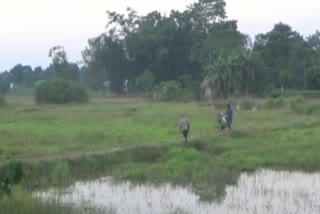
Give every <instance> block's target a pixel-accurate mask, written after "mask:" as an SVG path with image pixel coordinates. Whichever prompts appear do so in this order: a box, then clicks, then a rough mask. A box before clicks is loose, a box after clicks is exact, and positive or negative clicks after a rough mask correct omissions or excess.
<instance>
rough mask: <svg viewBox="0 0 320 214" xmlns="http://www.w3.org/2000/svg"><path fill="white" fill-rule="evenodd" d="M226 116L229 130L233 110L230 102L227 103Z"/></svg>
mask: <svg viewBox="0 0 320 214" xmlns="http://www.w3.org/2000/svg"><path fill="white" fill-rule="evenodd" d="M226 116H227V127H228V128H229V131H231V126H232V117H233V110H232V108H231V105H230V104H228V105H227V110H226Z"/></svg>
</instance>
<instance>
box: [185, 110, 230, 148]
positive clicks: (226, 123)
mask: <svg viewBox="0 0 320 214" xmlns="http://www.w3.org/2000/svg"><path fill="white" fill-rule="evenodd" d="M232 118H233V110H232V108H231V105H230V104H228V105H227V109H226V112H225V113H224V114H223V113H219V115H218V118H217V122H218V124H219V129H220V130H221V131H223V130H224V129H226V128H228V129H229V131H231V126H232ZM179 130H180V131H181V132H182V135H183V138H184V141H185V142H186V143H187V142H188V135H189V132H190V123H189V120H188V118H187V117H186V115H184V114H183V115H182V118H181V121H180V127H179Z"/></svg>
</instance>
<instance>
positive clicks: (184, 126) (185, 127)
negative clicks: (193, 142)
mask: <svg viewBox="0 0 320 214" xmlns="http://www.w3.org/2000/svg"><path fill="white" fill-rule="evenodd" d="M179 129H180V131H181V132H182V135H183V137H184V141H185V143H187V142H188V134H189V131H190V123H189V121H188V118H187V117H186V116H185V115H184V114H183V115H182V118H181V122H180V127H179Z"/></svg>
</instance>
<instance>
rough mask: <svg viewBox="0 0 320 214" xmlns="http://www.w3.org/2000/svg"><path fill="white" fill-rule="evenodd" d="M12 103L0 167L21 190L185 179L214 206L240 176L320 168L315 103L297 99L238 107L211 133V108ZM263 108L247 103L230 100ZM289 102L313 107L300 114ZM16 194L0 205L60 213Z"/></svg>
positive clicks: (114, 102) (5, 117)
mask: <svg viewBox="0 0 320 214" xmlns="http://www.w3.org/2000/svg"><path fill="white" fill-rule="evenodd" d="M17 99H18V98H17V97H7V100H8V105H6V106H5V107H4V108H1V109H0V116H1V118H2V121H1V123H0V128H1V131H0V138H1V142H2V143H1V144H0V165H1V167H0V168H1V172H2V175H7V177H9V176H11V177H10V178H12V179H13V178H17V179H18V177H19V176H21V177H22V180H21V185H22V186H24V187H26V188H28V189H34V188H39V187H47V186H48V185H49V186H50V185H57V186H60V185H67V184H70V183H71V182H73V181H75V180H79V179H81V180H85V179H93V178H96V177H100V176H105V175H111V176H113V177H115V178H117V179H130V180H132V181H137V182H141V181H148V182H155V183H163V182H170V183H173V184H179V185H184V184H185V185H188V184H190V183H191V184H192V185H193V188H194V191H195V192H196V193H197V194H199V195H200V198H201V200H205V201H206V200H208V201H212V200H221V199H223V197H224V194H225V187H226V185H229V184H235V183H236V181H237V179H238V176H239V175H240V173H241V172H242V171H251V170H256V169H258V168H274V169H296V170H297V169H299V170H312V171H315V170H319V164H318V163H319V161H320V158H319V157H320V156H319V155H318V151H320V144H319V143H317V142H318V140H317V139H318V138H319V137H320V135H319V133H320V131H319V126H320V121H319V119H318V115H319V114H320V112H319V111H318V110H317V109H319V108H316V107H318V106H319V103H318V102H315V101H314V100H306V99H303V98H302V97H293V98H282V99H283V104H282V105H281V106H279V107H277V108H271V109H270V110H265V109H258V110H257V111H251V110H250V108H249V110H248V111H245V110H243V109H244V108H241V109H242V111H238V112H237V114H236V115H235V118H234V129H233V131H232V132H231V133H228V132H225V133H224V132H219V131H217V130H216V128H215V119H216V117H215V116H216V114H217V113H218V111H220V110H216V109H215V108H214V105H199V104H197V103H153V102H144V101H142V100H139V99H129V98H119V99H101V98H99V99H98V98H96V99H93V100H92V102H91V103H90V104H88V105H80V106H79V105H75V104H71V105H66V106H60V105H40V106H38V105H35V104H33V103H32V102H30V100H32V99H31V98H29V99H18V100H20V101H18V100H17ZM247 99H248V101H247ZM22 101H23V102H22ZM264 102H266V101H264V100H254V99H253V98H245V99H240V100H239V101H238V102H237V101H234V102H233V103H234V104H238V105H240V107H241V104H244V105H248V103H249V104H252V103H256V105H258V104H259V103H264ZM216 103H217V105H218V102H216ZM222 104H225V102H222ZM222 104H220V105H221V106H222ZM293 106H302V108H306V109H309V108H311V107H310V106H313V108H312V110H308V111H306V112H305V111H302V112H297V111H296V109H295V108H297V107H293ZM298 108H300V107H298ZM182 113H186V114H187V116H188V117H189V120H190V122H191V126H192V132H191V142H190V143H189V144H188V145H187V146H185V145H183V144H182V139H181V134H180V133H179V132H178V123H179V119H180V116H181V114H182ZM15 160H19V162H16V161H15ZM20 167H21V168H20ZM20 169H21V170H20ZM0 174H1V173H0ZM2 177H3V176H2ZM3 183H4V182H3V181H1V185H3ZM12 184H14V182H12ZM208 186H210V188H208ZM14 191H16V190H12V191H11V192H14ZM12 194H13V196H12V197H13V198H15V197H17V196H15V194H16V193H12ZM17 198H18V199H19V197H17ZM22 198H26V199H23V200H22ZM22 198H21V197H20V199H21V200H22V201H21V200H20V199H19V200H18V201H14V199H12V200H9V199H8V198H7V199H6V197H5V199H1V200H2V201H1V203H3V204H4V205H5V206H6V207H7V209H8V210H10V209H13V206H14V204H17V206H18V207H19V206H21V207H20V209H21V210H24V209H26V210H30V212H29V213H32V210H34V209H39V210H41V209H46V208H48V207H49V208H50V209H51V206H54V207H55V208H52V210H53V211H52V212H53V213H59V211H58V210H59V209H60V208H59V206H60V205H58V204H55V203H54V202H50V203H49V204H46V203H44V204H43V203H40V202H38V201H37V200H35V199H32V198H30V197H27V196H26V197H22ZM1 205H2V204H1ZM5 206H4V207H5ZM61 209H62V208H61ZM21 210H20V211H19V210H17V211H14V212H12V213H21ZM55 211H56V212H55ZM67 211H68V209H66V213H68V212H67ZM72 212H73V211H72V209H70V212H69V213H72ZM27 213H28V212H27Z"/></svg>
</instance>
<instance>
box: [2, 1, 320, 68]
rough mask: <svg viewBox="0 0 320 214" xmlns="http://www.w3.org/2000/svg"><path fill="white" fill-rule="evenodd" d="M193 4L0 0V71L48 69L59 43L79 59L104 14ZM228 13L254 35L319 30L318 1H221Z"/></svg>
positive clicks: (100, 29) (73, 58) (101, 28)
mask: <svg viewBox="0 0 320 214" xmlns="http://www.w3.org/2000/svg"><path fill="white" fill-rule="evenodd" d="M194 1H195V0H170V1H169V0H154V1H152V0H0V71H3V70H5V69H10V68H12V67H13V66H14V65H15V64H17V63H22V64H27V65H31V66H33V67H34V66H37V65H41V66H47V65H48V64H49V62H50V59H49V58H48V52H49V49H50V48H51V47H52V46H55V45H62V46H64V47H65V50H66V51H67V54H68V57H69V59H70V61H78V60H81V51H82V50H84V48H85V46H86V44H87V40H88V39H89V38H92V37H95V36H97V35H98V34H100V33H102V32H103V31H104V27H105V25H106V23H107V16H106V13H105V11H106V10H115V11H118V12H123V11H124V10H125V8H126V7H127V6H130V7H132V8H133V9H135V10H137V11H138V12H139V14H146V13H148V12H150V11H153V10H159V11H162V12H169V11H170V10H171V9H178V10H184V9H185V8H186V6H187V5H189V4H190V3H192V2H194ZM226 2H227V14H228V17H229V18H230V19H236V20H238V23H239V29H240V31H242V32H243V33H246V34H249V35H250V36H251V37H254V35H256V34H257V33H265V32H267V31H270V30H271V29H272V27H273V25H274V24H275V23H278V22H280V21H282V22H284V23H287V24H289V25H291V26H292V28H293V29H294V30H297V31H298V32H300V33H302V34H303V35H304V36H308V35H310V34H313V33H314V32H315V31H316V29H320V1H319V0H303V1H302V0H226Z"/></svg>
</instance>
